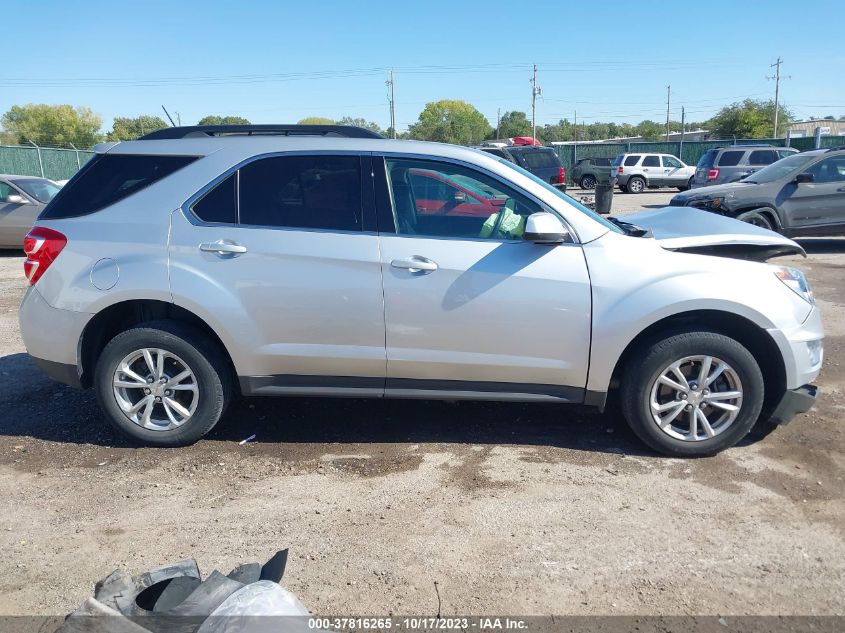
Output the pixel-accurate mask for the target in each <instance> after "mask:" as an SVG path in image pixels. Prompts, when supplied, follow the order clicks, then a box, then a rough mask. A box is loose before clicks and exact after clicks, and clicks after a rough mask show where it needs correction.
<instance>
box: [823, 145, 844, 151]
mask: <svg viewBox="0 0 845 633" xmlns="http://www.w3.org/2000/svg"><path fill="white" fill-rule="evenodd" d="M842 149H845V145H837V146H836V147H828V148H827V151H828V152H838V151H839V150H842Z"/></svg>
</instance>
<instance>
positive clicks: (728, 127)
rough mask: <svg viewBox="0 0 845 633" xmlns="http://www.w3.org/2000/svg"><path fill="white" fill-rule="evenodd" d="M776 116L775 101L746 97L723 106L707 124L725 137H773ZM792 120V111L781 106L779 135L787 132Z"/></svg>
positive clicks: (779, 109) (779, 111)
mask: <svg viewBox="0 0 845 633" xmlns="http://www.w3.org/2000/svg"><path fill="white" fill-rule="evenodd" d="M774 118H775V104H774V102H773V101H755V100H753V99H746V100H745V101H743V102H741V103H734V104H732V105H729V106H726V107H724V108H722V109H721V110H719V112H718V113H717V114H716V116H714V117H713V118H712V119H710V120H709V121H708V122H707V124H706V125H707V126H708V127H709V128H710V131H711V133H714V134H715V135H717V136H722V137H725V138H727V137H731V136H735V137H736V138H771V136H772V132H774V128H773V126H774ZM792 120H793V116H792V112H790V111H789V110H787V109H786V108H785V107H783V106H779V107H778V130H777V136H780V135H781V134H783V133H785V132H786V128H787V127H789V124H790V123H791V122H792Z"/></svg>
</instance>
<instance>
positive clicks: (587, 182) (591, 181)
mask: <svg viewBox="0 0 845 633" xmlns="http://www.w3.org/2000/svg"><path fill="white" fill-rule="evenodd" d="M580 184H581V189H595V188H596V178H595V176H590V175H586V176H582V177H581V183H580Z"/></svg>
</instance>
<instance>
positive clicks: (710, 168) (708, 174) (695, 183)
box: [692, 145, 798, 189]
mask: <svg viewBox="0 0 845 633" xmlns="http://www.w3.org/2000/svg"><path fill="white" fill-rule="evenodd" d="M796 153H798V150H797V149H794V148H792V147H775V146H773V145H731V146H729V147H717V148H714V149H710V150H707V151H706V152H705V153H704V156H702V157H701V159H700V160H699V161H698V164H697V165H696V166H695V176H694V177H693V180H692V188H693V189H695V188H696V187H708V186H710V185H721V184H724V183H726V182H736V181H738V180H741V179H743V178H745V177H746V176H749V175H751V174H753V173H754V172H755V171H757V170H758V169H760V168H762V167H765V166H766V165H771V164H772V163H774V162H775V161H778V160H780V159H781V158H786V157H787V156H791V155H792V154H796Z"/></svg>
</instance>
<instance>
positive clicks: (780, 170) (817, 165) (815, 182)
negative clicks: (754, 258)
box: [670, 147, 845, 236]
mask: <svg viewBox="0 0 845 633" xmlns="http://www.w3.org/2000/svg"><path fill="white" fill-rule="evenodd" d="M670 205H671V206H674V207H696V208H699V209H704V210H705V211H710V212H713V213H718V214H720V215H726V216H728V217H732V218H737V219H739V220H744V221H745V222H750V223H751V224H756V225H757V226H761V227H763V228H766V229H772V230H774V231H778V232H779V233H782V234H783V235H788V236H800V235H832V234H845V147H841V148H834V149H819V150H813V151H809V152H802V153H800V154H791V155H790V156H787V157H786V158H782V159H780V160H779V161H777V162H775V163H772V164H771V165H769V166H767V167H763V168H762V169H761V170H760V171H758V172H755V173H753V174H751V175H750V176H747V177H745V178H743V179H742V180H740V181H739V182H735V183H729V184H725V185H715V186H712V187H702V188H699V189H693V190H692V191H687V192H686V193H681V194H678V195H676V196H675V197H674V198H672V201H671V202H670Z"/></svg>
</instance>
